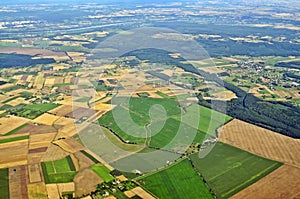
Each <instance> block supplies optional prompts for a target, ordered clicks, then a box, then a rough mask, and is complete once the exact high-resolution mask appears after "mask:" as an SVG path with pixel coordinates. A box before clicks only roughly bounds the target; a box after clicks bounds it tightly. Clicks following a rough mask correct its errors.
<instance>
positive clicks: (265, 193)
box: [231, 165, 300, 199]
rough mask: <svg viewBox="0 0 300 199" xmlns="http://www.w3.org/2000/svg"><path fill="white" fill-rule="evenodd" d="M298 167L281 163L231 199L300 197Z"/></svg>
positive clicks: (286, 198) (288, 198) (299, 170)
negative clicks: (281, 164) (277, 167)
mask: <svg viewBox="0 0 300 199" xmlns="http://www.w3.org/2000/svg"><path fill="white" fill-rule="evenodd" d="M299 176H300V168H297V167H294V166H290V165H283V166H281V167H280V168H279V169H277V170H275V171H273V172H272V173H271V174H269V175H267V176H266V177H264V178H263V179H261V180H259V181H258V182H256V183H254V184H252V185H251V186H249V187H247V188H246V189H244V190H242V191H241V192H239V193H237V194H235V195H234V196H233V197H231V198H232V199H240V198H243V199H252V198H270V199H271V198H274V199H275V198H280V199H291V198H294V199H296V198H300V178H299Z"/></svg>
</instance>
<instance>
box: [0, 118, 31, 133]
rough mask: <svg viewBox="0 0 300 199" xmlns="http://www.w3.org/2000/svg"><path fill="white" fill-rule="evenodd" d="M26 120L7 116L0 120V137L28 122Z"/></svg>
mask: <svg viewBox="0 0 300 199" xmlns="http://www.w3.org/2000/svg"><path fill="white" fill-rule="evenodd" d="M28 121H29V120H28V119H25V118H22V117H17V116H8V117H1V118H0V135H5V134H6V133H8V132H10V131H12V130H14V129H15V128H17V127H19V126H21V125H23V124H25V123H26V122H28Z"/></svg>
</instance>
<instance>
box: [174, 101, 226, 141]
mask: <svg viewBox="0 0 300 199" xmlns="http://www.w3.org/2000/svg"><path fill="white" fill-rule="evenodd" d="M198 111H199V112H200V116H197V114H198ZM197 117H199V120H200V121H199V126H198V129H199V131H201V132H207V133H208V134H209V135H212V136H214V137H215V136H216V130H217V129H218V128H219V127H220V126H222V125H223V124H224V123H226V122H228V121H230V120H231V119H232V118H231V117H230V116H228V115H225V114H223V113H219V112H217V111H214V110H212V109H209V108H206V107H204V106H199V105H192V106H189V107H188V108H187V113H186V114H185V115H183V117H182V119H181V120H182V121H183V122H185V123H186V124H188V125H190V126H192V127H194V128H196V127H195V125H194V120H195V119H194V118H197ZM175 119H178V120H180V118H178V117H175Z"/></svg>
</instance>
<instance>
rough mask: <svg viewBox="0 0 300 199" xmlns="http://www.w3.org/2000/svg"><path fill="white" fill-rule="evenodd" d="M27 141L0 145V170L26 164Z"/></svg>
mask: <svg viewBox="0 0 300 199" xmlns="http://www.w3.org/2000/svg"><path fill="white" fill-rule="evenodd" d="M27 156H28V139H24V140H20V141H17V142H9V143H3V144H0V168H6V167H11V166H16V165H24V164H26V163H27Z"/></svg>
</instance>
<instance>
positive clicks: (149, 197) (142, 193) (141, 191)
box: [131, 187, 154, 199]
mask: <svg viewBox="0 0 300 199" xmlns="http://www.w3.org/2000/svg"><path fill="white" fill-rule="evenodd" d="M131 192H133V193H134V194H135V195H138V196H139V197H140V198H143V199H154V197H153V196H152V195H151V194H149V193H148V192H147V191H145V190H144V189H142V188H141V187H135V188H133V189H132V190H131Z"/></svg>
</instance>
